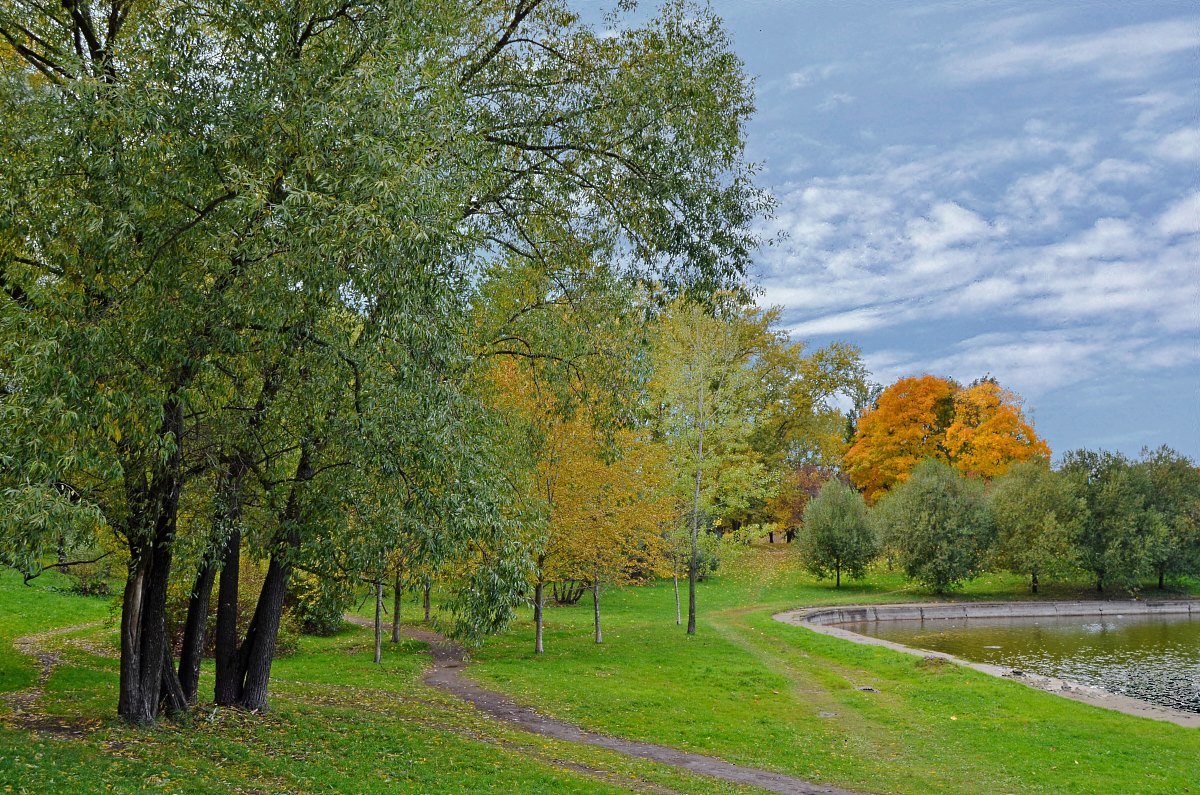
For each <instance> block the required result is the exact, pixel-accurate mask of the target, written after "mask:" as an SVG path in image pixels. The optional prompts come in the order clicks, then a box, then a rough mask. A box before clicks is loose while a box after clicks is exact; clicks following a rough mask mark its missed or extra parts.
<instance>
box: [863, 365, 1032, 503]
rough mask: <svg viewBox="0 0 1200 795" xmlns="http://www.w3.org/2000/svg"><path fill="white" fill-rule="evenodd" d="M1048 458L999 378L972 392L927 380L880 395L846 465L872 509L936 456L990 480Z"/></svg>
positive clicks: (979, 384)
mask: <svg viewBox="0 0 1200 795" xmlns="http://www.w3.org/2000/svg"><path fill="white" fill-rule="evenodd" d="M1038 456H1042V457H1049V456H1050V448H1049V447H1048V446H1047V445H1046V443H1045V441H1043V440H1042V439H1040V438H1039V437H1038V436H1037V434H1036V433H1035V432H1034V430H1033V426H1032V424H1031V423H1030V422H1029V421H1028V419H1026V417H1025V415H1024V413H1023V411H1022V408H1021V398H1020V396H1018V395H1017V394H1016V393H1014V392H1012V391H1010V390H1007V389H1004V388H1003V387H1001V386H1000V385H999V384H998V383H997V382H996V381H995V380H994V379H992V378H984V379H981V380H979V381H976V382H975V383H973V384H971V385H970V386H969V387H967V388H965V389H964V388H962V387H960V386H959V385H958V384H957V383H955V382H954V381H952V380H950V379H946V378H938V377H936V376H932V375H924V376H921V377H919V378H902V379H900V380H899V381H897V382H896V383H894V384H892V385H891V386H890V387H888V388H887V389H885V390H883V392H882V393H880V395H879V397H878V399H876V400H875V405H874V408H872V409H871V410H870V411H867V412H866V413H864V414H863V415H862V416H861V417H860V418H859V420H858V424H857V428H856V430H855V434H854V437H853V439H852V440H851V444H850V447H849V449H848V450H847V451H846V455H845V459H844V467H845V469H846V472H847V474H848V475H849V476H850V480H851V482H852V483H854V485H856V486H857V487H858V488H859V489H861V490H862V491H863V493H864V494H865V496H866V498H867V502H870V503H873V502H875V501H876V500H878V499H879V498H880V497H881V496H883V494H884V492H886V491H887V490H888V489H890V488H892V487H893V486H895V485H896V484H898V483H902V482H904V480H905V479H907V478H908V476H909V473H910V472H912V470H913V468H914V467H916V466H917V464H919V463H920V462H921V461H923V460H925V459H926V458H933V459H936V460H938V461H943V462H945V463H948V464H950V465H951V466H953V467H954V468H955V469H957V470H959V471H960V472H963V473H964V474H967V475H972V476H975V477H980V478H983V479H985V480H988V479H991V478H994V477H996V476H998V475H1001V474H1003V473H1004V472H1005V470H1007V469H1008V467H1009V466H1011V465H1012V464H1013V463H1014V462H1016V461H1026V460H1029V459H1030V458H1035V457H1038Z"/></svg>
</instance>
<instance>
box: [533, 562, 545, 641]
mask: <svg viewBox="0 0 1200 795" xmlns="http://www.w3.org/2000/svg"><path fill="white" fill-rule="evenodd" d="M544 587H545V586H544V583H543V582H542V578H541V577H540V576H539V577H538V581H537V582H536V583H535V584H534V586H533V653H534V654H541V653H542V652H543V651H545V649H543V648H542V604H543V599H544V597H543V595H542V590H543V588H544Z"/></svg>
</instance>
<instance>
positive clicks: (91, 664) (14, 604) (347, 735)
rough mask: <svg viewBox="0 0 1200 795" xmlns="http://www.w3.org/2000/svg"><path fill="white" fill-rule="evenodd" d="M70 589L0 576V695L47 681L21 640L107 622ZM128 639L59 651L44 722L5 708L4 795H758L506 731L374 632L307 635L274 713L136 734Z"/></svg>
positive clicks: (75, 640)
mask: <svg viewBox="0 0 1200 795" xmlns="http://www.w3.org/2000/svg"><path fill="white" fill-rule="evenodd" d="M61 584H62V583H61V581H60V580H59V579H58V578H56V576H55V575H49V574H48V575H46V576H45V577H43V578H41V579H39V580H38V581H36V583H35V584H34V585H33V586H31V587H26V586H23V585H22V584H21V580H20V578H19V577H15V576H14V575H12V574H11V573H9V572H4V573H0V655H2V656H0V663H2V666H3V667H2V668H0V671H2V672H3V677H2V678H0V682H2V684H0V694H3V693H11V692H13V691H17V690H21V689H23V688H26V687H29V686H30V685H32V684H33V683H34V682H35V681H36V678H37V677H36V674H37V666H36V664H35V663H34V662H33V661H32V660H31V659H29V658H26V657H25V656H24V655H22V654H20V653H19V652H17V650H16V649H14V648H13V645H12V642H13V640H14V639H16V638H18V637H21V636H23V635H27V634H30V633H31V632H41V631H45V630H47V629H50V628H53V627H64V626H74V625H76V624H80V623H86V622H88V621H100V622H104V620H105V619H106V618H107V617H108V616H109V604H110V603H109V601H108V600H101V599H87V598H82V597H78V596H72V595H69V594H66V593H62V592H58V591H56V590H54V586H56V585H61ZM412 618H413V619H415V618H416V615H415V613H414V615H413V616H412ZM114 641H115V628H114V627H113V626H112V625H111V623H109V624H104V623H102V624H101V625H100V626H98V627H94V628H92V629H89V630H84V631H82V632H77V633H72V634H66V635H56V636H53V637H51V638H48V639H47V640H46V645H45V646H43V648H46V649H49V650H51V651H53V652H54V653H55V654H57V655H59V656H60V657H61V658H62V663H61V664H60V665H59V666H58V667H57V668H56V669H55V671H54V673H53V675H52V676H51V678H50V680H49V681H48V682H47V683H46V686H45V693H44V695H43V696H42V698H41V699H40V700H39V701H38V703H37V714H36V716H34V717H33V718H32V726H31V720H30V719H29V718H26V719H18V718H17V717H16V716H14V715H13V713H12V711H11V710H10V709H9V707H8V705H7V704H5V703H4V702H0V792H26V793H38V794H39V795H42V794H43V793H45V794H48V795H49V794H53V793H65V794H67V795H80V794H81V793H92V792H117V793H135V792H136V793H140V792H155V793H213V794H214V795H217V794H218V793H220V794H221V795H224V794H225V793H232V792H240V793H272V794H274V793H384V792H387V793H395V792H406V793H407V792H413V793H466V792H505V793H617V792H630V791H652V789H653V787H654V786H655V785H656V784H657V785H666V784H669V785H670V787H671V788H672V789H674V790H677V791H681V792H689V793H707V792H724V793H746V792H748V790H746V789H743V788H738V787H733V786H725V785H721V784H718V783H713V782H711V781H709V780H708V779H701V778H698V777H695V776H692V775H682V776H681V775H680V774H679V773H678V772H677V771H674V770H671V769H668V768H665V767H662V766H660V765H655V764H651V763H648V762H641V761H635V760H628V759H626V758H624V757H621V756H618V755H615V754H612V753H609V752H606V751H602V750H599V749H591V748H576V747H574V746H570V745H566V744H563V743H556V742H552V741H548V740H542V739H540V738H537V737H534V736H532V735H528V734H525V733H523V732H516V731H511V730H508V729H507V728H506V727H504V726H502V725H500V724H498V723H496V722H495V721H492V720H490V719H487V718H484V717H482V716H480V715H479V714H478V713H477V712H475V711H474V710H473V709H470V708H467V707H464V706H463V705H461V704H459V703H458V702H456V701H454V700H453V699H451V698H449V697H448V696H445V695H443V694H442V693H440V692H439V691H436V690H433V689H430V688H428V687H426V686H425V685H423V684H422V683H420V682H419V680H418V676H419V673H420V672H421V670H422V668H423V666H424V664H425V661H426V660H427V657H426V655H425V654H424V652H423V650H422V646H421V645H420V644H417V643H415V642H406V643H402V644H400V646H399V648H397V647H395V646H392V645H391V644H389V646H388V648H387V650H386V653H385V662H384V664H383V665H382V666H376V665H374V664H373V663H372V662H371V650H370V645H371V637H370V633H369V632H368V631H366V630H362V629H357V628H353V627H350V628H347V630H346V631H345V632H343V633H342V634H340V635H338V636H336V637H333V638H303V639H302V641H301V649H300V652H299V653H297V654H295V655H293V656H291V657H288V658H286V659H283V660H279V661H277V663H276V665H275V670H274V674H275V676H274V683H273V699H272V710H271V712H270V713H269V714H267V715H262V716H259V715H248V714H245V713H241V712H239V711H236V710H220V711H217V710H214V709H213V708H211V707H207V708H204V709H201V710H199V711H198V712H197V713H196V714H195V715H193V716H191V717H190V718H189V719H187V720H185V721H183V722H176V723H173V722H168V721H164V722H163V723H162V724H161V725H160V726H158V727H156V728H153V729H131V728H129V727H126V726H123V725H121V724H120V723H119V722H117V721H116V719H115V711H116V697H117V692H116V687H117V663H116V660H115V659H113V658H111V657H110V656H108V650H110V649H111V648H112V644H113V642H114ZM207 675H208V672H206V677H207ZM202 688H207V689H211V680H210V679H207V678H206V680H205V681H204V682H202ZM584 771H590V773H588V772H584Z"/></svg>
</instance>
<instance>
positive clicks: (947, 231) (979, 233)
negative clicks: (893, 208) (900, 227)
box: [907, 202, 992, 251]
mask: <svg viewBox="0 0 1200 795" xmlns="http://www.w3.org/2000/svg"><path fill="white" fill-rule="evenodd" d="M991 231H992V228H991V227H990V226H989V225H988V223H987V222H986V221H984V220H983V219H982V218H980V217H979V216H978V215H976V214H975V213H973V212H971V211H970V210H968V209H966V208H965V207H963V206H961V205H958V204H955V203H954V202H939V203H937V204H935V205H934V206H933V208H932V209H931V210H930V212H929V215H928V216H927V217H924V218H917V219H914V220H911V221H909V222H908V225H907V237H908V239H909V240H910V241H911V242H912V244H913V245H914V246H916V247H917V248H918V249H921V250H922V251H930V250H935V249H942V248H947V247H949V246H954V245H957V244H960V243H967V242H974V241H977V240H978V239H979V238H982V237H986V236H988V235H989V234H991Z"/></svg>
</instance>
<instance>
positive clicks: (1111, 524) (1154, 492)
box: [800, 447, 1200, 594]
mask: <svg viewBox="0 0 1200 795" xmlns="http://www.w3.org/2000/svg"><path fill="white" fill-rule="evenodd" d="M800 551H801V556H802V559H803V560H804V562H805V565H806V567H807V568H808V569H809V570H810V571H812V572H813V573H814V574H816V575H817V576H820V577H826V576H833V577H834V579H835V586H836V585H840V584H841V575H842V573H846V574H848V575H850V576H852V577H861V576H862V575H863V574H864V573H865V572H866V570H867V568H868V567H869V566H870V565H871V564H872V563H873V562H874V561H876V560H877V559H879V558H880V557H881V556H886V558H887V559H888V562H889V563H891V564H894V565H895V566H897V567H899V568H900V569H901V570H903V571H904V573H905V574H906V575H907V576H908V577H909V578H911V579H913V580H915V581H916V582H918V583H920V584H921V585H923V586H925V587H927V588H929V589H930V590H932V591H933V592H935V593H939V594H940V593H944V592H946V591H948V590H951V589H954V588H956V587H959V586H961V585H962V584H963V583H964V582H965V581H967V580H970V579H972V578H973V577H976V576H978V575H979V574H981V573H983V572H985V571H1008V572H1012V573H1014V574H1018V575H1022V576H1024V577H1026V578H1028V580H1029V585H1030V590H1031V591H1032V592H1033V593H1037V592H1038V587H1039V585H1040V584H1042V583H1044V582H1046V581H1048V580H1049V581H1058V582H1064V581H1076V580H1078V579H1080V578H1088V579H1090V581H1091V582H1092V583H1094V586H1095V589H1096V591H1097V592H1104V591H1106V590H1118V589H1120V590H1125V591H1128V592H1130V593H1137V592H1138V591H1139V590H1140V589H1142V588H1143V587H1144V585H1145V583H1146V582H1147V581H1152V582H1154V583H1156V585H1157V587H1158V588H1159V589H1162V588H1164V587H1165V586H1166V584H1167V583H1168V582H1169V581H1170V580H1172V579H1175V578H1179V577H1185V576H1186V577H1196V576H1198V575H1200V470H1197V468H1196V465H1195V462H1193V461H1191V460H1189V459H1187V458H1186V457H1184V456H1182V455H1180V454H1179V453H1177V452H1175V451H1173V450H1171V449H1170V448H1168V447H1161V448H1158V449H1156V450H1146V451H1144V452H1143V453H1142V455H1141V457H1140V458H1138V459H1136V460H1130V459H1129V458H1127V457H1125V456H1123V455H1121V454H1120V453H1113V452H1107V451H1092V450H1075V451H1072V452H1069V453H1067V454H1066V455H1065V456H1063V458H1062V461H1061V462H1060V464H1059V466H1058V467H1057V468H1051V466H1050V464H1049V462H1048V460H1047V459H1045V458H1040V457H1039V458H1034V459H1030V460H1026V461H1021V462H1016V463H1014V464H1012V465H1011V466H1010V467H1009V468H1008V469H1007V471H1005V472H1004V473H1003V474H1001V475H999V476H998V477H996V478H994V479H993V480H991V481H990V482H985V481H984V480H983V479H982V478H978V477H970V476H967V475H964V474H963V473H961V472H960V471H958V470H956V469H954V468H953V467H952V466H950V465H949V464H946V463H944V462H941V461H937V460H935V459H926V460H925V461H923V462H922V463H920V464H918V465H917V466H916V467H915V468H914V469H913V470H912V472H911V473H909V475H908V477H907V478H906V479H905V480H904V481H903V482H901V483H900V484H899V485H897V486H895V487H894V488H893V489H892V490H891V491H889V492H888V493H887V494H886V495H885V496H884V497H883V498H882V499H880V500H879V501H878V502H877V503H876V504H875V506H874V507H872V508H868V507H867V503H866V500H864V498H863V496H862V495H861V494H860V493H859V492H858V491H856V490H855V489H854V488H852V487H851V486H850V485H849V484H847V483H845V482H844V481H842V480H839V479H837V478H832V479H830V480H828V481H827V482H826V483H825V484H824V485H823V486H822V487H821V490H820V492H819V493H818V494H817V496H816V497H815V498H814V499H813V500H812V501H811V503H809V505H808V507H807V510H806V512H805V515H804V527H803V530H802V531H801V533H800Z"/></svg>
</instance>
